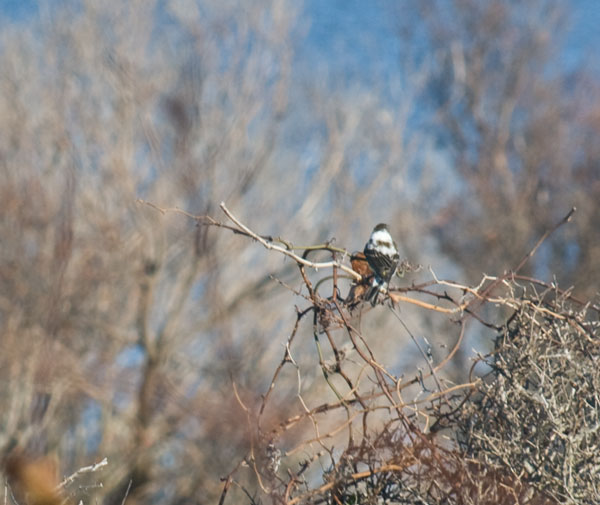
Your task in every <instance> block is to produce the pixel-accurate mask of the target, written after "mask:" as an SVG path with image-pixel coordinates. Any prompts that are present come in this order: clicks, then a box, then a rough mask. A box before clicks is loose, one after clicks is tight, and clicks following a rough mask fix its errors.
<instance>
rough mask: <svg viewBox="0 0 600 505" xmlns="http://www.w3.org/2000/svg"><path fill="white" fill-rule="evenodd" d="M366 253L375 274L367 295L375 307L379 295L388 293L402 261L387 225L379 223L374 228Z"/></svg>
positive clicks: (366, 246)
mask: <svg viewBox="0 0 600 505" xmlns="http://www.w3.org/2000/svg"><path fill="white" fill-rule="evenodd" d="M364 253H365V256H366V258H367V262H368V263H369V266H370V267H371V269H372V270H373V273H374V274H375V275H374V277H373V283H372V285H371V288H370V289H369V291H368V292H367V295H366V299H367V300H370V301H371V305H373V306H374V305H375V304H376V303H377V295H378V293H380V292H383V293H385V292H386V291H387V289H388V284H389V282H390V279H391V278H392V276H393V275H394V273H395V272H396V268H397V267H398V261H399V260H400V255H399V254H398V247H397V246H396V243H395V242H394V239H393V238H392V236H391V235H390V232H389V230H388V227H387V225H386V224H385V223H379V224H378V225H377V226H375V228H373V231H372V232H371V237H370V238H369V241H368V242H367V244H366V245H365V250H364Z"/></svg>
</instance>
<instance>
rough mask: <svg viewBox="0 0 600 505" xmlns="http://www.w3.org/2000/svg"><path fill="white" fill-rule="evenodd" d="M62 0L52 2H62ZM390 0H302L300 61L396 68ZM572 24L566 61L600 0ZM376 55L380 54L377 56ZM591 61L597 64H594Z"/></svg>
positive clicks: (9, 7)
mask: <svg viewBox="0 0 600 505" xmlns="http://www.w3.org/2000/svg"><path fill="white" fill-rule="evenodd" d="M62 1H63V0H50V1H49V2H48V3H47V5H49V6H52V5H58V4H60V3H61V2H62ZM392 3H395V2H392V1H391V0H369V1H365V0H304V19H305V20H308V21H309V30H308V37H307V39H306V40H304V41H303V43H302V44H301V45H300V46H299V47H298V48H297V49H298V54H297V55H298V58H299V60H300V62H302V61H309V62H310V63H311V66H312V65H315V64H316V65H317V66H319V67H325V68H327V69H328V70H330V71H332V72H335V73H336V74H338V75H339V73H341V74H342V75H344V76H346V78H348V79H355V78H359V79H360V80H361V81H362V82H363V83H365V84H372V83H374V82H376V81H377V80H380V79H381V77H382V76H384V75H386V73H387V72H390V71H393V69H394V68H395V69H397V68H398V66H397V61H396V54H397V50H398V47H397V45H396V44H397V43H396V41H395V38H394V37H393V29H394V27H393V24H392V23H393V19H390V16H389V10H388V9H386V6H389V5H391V4H392ZM38 5H39V2H38V1H37V0H0V14H1V15H2V16H3V17H4V18H5V19H8V20H9V21H17V22H26V21H27V19H28V18H29V16H31V15H32V14H33V13H35V12H36V11H37V8H38ZM565 5H567V6H569V7H570V9H571V10H570V14H571V17H572V20H571V21H572V27H571V30H570V32H569V35H568V37H567V47H566V49H565V53H564V54H563V55H562V59H563V62H564V63H565V64H567V65H569V64H572V63H573V62H577V61H578V60H579V59H580V58H586V57H587V58H589V56H590V54H589V53H588V52H590V51H591V52H592V53H593V52H595V51H594V49H595V47H597V45H598V44H600V29H599V28H598V27H600V0H569V1H566V2H565ZM373 55H377V57H375V58H373ZM592 63H593V62H592Z"/></svg>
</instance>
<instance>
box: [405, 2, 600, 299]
mask: <svg viewBox="0 0 600 505" xmlns="http://www.w3.org/2000/svg"><path fill="white" fill-rule="evenodd" d="M567 9H568V7H567V5H566V4H564V3H563V2H556V1H553V0H527V1H525V2H505V1H502V0H485V1H475V0H473V1H471V0H455V1H454V0H453V1H451V2H444V1H437V0H427V1H425V2H419V3H418V4H416V3H403V4H402V8H401V10H400V8H399V11H398V12H399V14H398V23H399V27H400V28H401V30H400V31H399V33H400V36H401V37H402V38H403V40H405V42H406V44H405V45H404V46H403V47H407V48H411V51H413V53H415V52H416V53H418V54H417V57H418V58H425V59H427V60H428V61H429V62H430V63H429V65H430V68H431V69H432V70H431V73H430V74H429V77H428V79H427V87H426V91H425V94H424V95H423V98H424V99H425V101H426V102H425V103H428V107H427V108H424V109H423V111H422V114H421V117H420V118H419V119H420V123H421V124H423V125H425V127H426V128H427V129H428V130H427V131H428V132H435V137H436V144H435V151H436V152H438V153H439V155H438V156H439V157H441V158H443V160H444V162H445V163H447V166H448V167H449V168H447V169H445V170H444V172H443V175H442V177H443V178H444V179H446V182H447V184H444V185H443V186H442V187H441V188H440V187H436V188H435V191H434V192H433V193H430V194H428V195H425V196H424V201H436V200H437V201H439V202H442V203H441V204H435V203H432V204H431V206H430V208H433V209H434V212H433V215H432V217H431V223H432V224H431V227H432V230H433V232H434V233H435V235H436V237H437V238H438V240H439V244H440V248H441V250H443V251H444V253H445V254H447V255H449V256H450V257H451V258H453V260H454V261H455V262H456V263H457V264H458V265H460V266H461V267H462V268H463V269H464V270H465V271H466V272H467V274H468V275H469V278H470V279H471V280H476V279H477V278H479V276H480V274H481V272H482V271H484V272H487V273H490V274H500V273H502V271H503V270H504V269H510V268H511V267H514V266H515V264H516V263H517V262H518V259H519V258H520V257H522V255H523V254H524V253H526V252H527V251H528V250H529V249H530V248H531V246H532V245H533V243H535V241H536V240H537V238H539V237H540V236H541V235H542V234H543V232H544V231H546V230H547V229H548V228H549V227H550V226H551V224H552V223H554V222H556V221H558V220H559V219H560V218H561V217H562V216H564V215H565V214H566V213H567V212H568V210H569V209H570V208H571V207H572V206H576V207H577V208H578V213H577V214H576V218H575V222H576V226H575V227H570V228H569V229H564V230H562V231H561V232H559V233H558V234H556V236H554V237H553V239H552V240H551V241H550V242H549V243H548V244H547V245H546V246H544V248H543V250H542V251H541V253H540V254H539V255H538V256H537V258H536V259H535V260H534V261H533V262H531V264H530V265H528V266H527V267H526V271H525V272H526V273H527V272H529V273H533V274H536V275H541V276H543V277H549V276H550V275H551V274H556V276H557V277H558V279H559V280H560V281H561V282H562V283H568V284H571V283H576V286H577V291H578V292H581V293H582V294H585V295H591V294H593V293H594V292H595V291H596V290H597V286H596V282H595V279H597V278H598V276H599V274H600V270H599V268H600V264H599V263H598V261H596V259H595V258H597V254H596V251H597V250H598V248H599V247H600V233H598V222H599V221H598V218H599V217H600V216H599V215H598V212H599V210H598V206H597V205H596V204H595V202H597V200H598V198H599V197H600V193H599V191H600V186H599V184H598V182H597V181H598V173H600V169H599V168H598V163H599V161H600V160H599V158H598V151H597V146H596V144H597V142H594V141H590V140H591V139H592V138H594V137H595V135H594V133H595V129H594V126H593V124H591V123H590V122H588V121H586V120H585V119H584V118H586V117H587V118H589V117H590V116H589V110H590V109H589V107H590V104H591V103H595V102H596V101H597V99H595V98H594V97H597V96H598V89H597V87H592V86H590V85H589V84H588V83H589V82H590V80H591V76H586V71H585V69H583V68H576V69H575V70H572V69H571V70H569V71H567V70H565V68H566V65H564V64H563V61H562V59H563V58H565V56H564V54H565V47H564V44H562V42H563V41H564V39H565V34H566V31H567V19H568V14H569V13H568V12H567ZM400 14H401V15H400ZM416 19H418V20H419V21H418V22H415V20H416ZM409 41H412V44H410V43H409ZM415 46H416V47H418V48H419V49H418V50H415V49H414V47H415ZM437 162H439V158H437V159H434V158H431V157H430V158H429V159H427V158H425V159H424V160H422V166H423V170H430V168H429V167H428V166H427V165H428V164H431V163H437ZM438 177H439V175H438Z"/></svg>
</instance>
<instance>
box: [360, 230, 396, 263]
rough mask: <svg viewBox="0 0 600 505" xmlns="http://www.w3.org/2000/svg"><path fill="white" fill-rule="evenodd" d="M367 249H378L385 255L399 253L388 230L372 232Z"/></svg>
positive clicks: (391, 255)
mask: <svg viewBox="0 0 600 505" xmlns="http://www.w3.org/2000/svg"><path fill="white" fill-rule="evenodd" d="M367 249H369V250H376V251H377V252H378V253H380V254H383V255H384V256H390V257H393V256H395V255H396V254H398V250H397V249H396V247H395V246H394V240H393V239H392V236H391V235H390V232H389V231H387V230H385V229H384V230H376V231H374V232H373V233H371V238H370V239H369V242H367Z"/></svg>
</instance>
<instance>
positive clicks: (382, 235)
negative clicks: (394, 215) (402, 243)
mask: <svg viewBox="0 0 600 505" xmlns="http://www.w3.org/2000/svg"><path fill="white" fill-rule="evenodd" d="M371 242H374V243H375V244H376V243H377V242H388V243H390V244H391V243H392V242H393V240H392V236H391V235H390V232H389V231H387V230H385V229H384V230H377V231H374V232H373V233H371Z"/></svg>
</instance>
